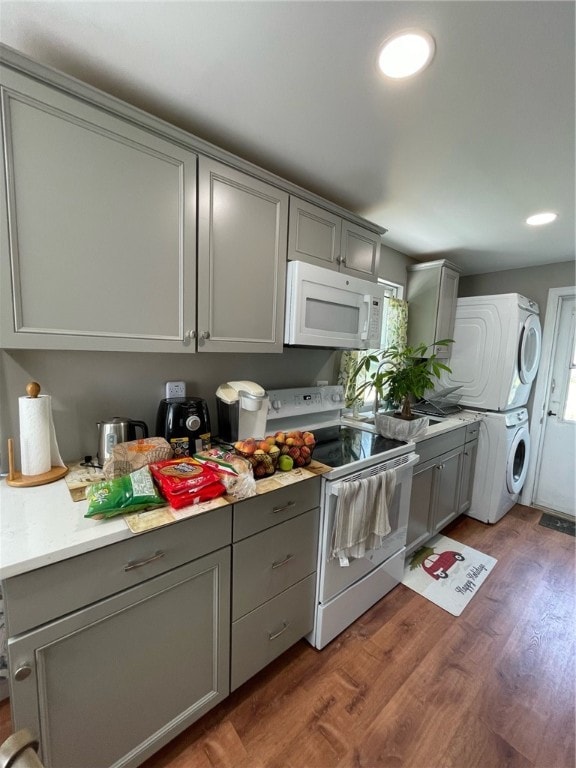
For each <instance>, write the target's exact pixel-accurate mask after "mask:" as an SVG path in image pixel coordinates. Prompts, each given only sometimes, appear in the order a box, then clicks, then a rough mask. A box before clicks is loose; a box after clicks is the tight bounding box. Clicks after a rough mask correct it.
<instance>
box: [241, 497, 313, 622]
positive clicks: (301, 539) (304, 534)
mask: <svg viewBox="0 0 576 768" xmlns="http://www.w3.org/2000/svg"><path fill="white" fill-rule="evenodd" d="M318 515H319V510H318V509H313V510H310V511H309V512H305V513H304V514H303V515H299V516H298V517H294V518H292V519H291V520H287V521H286V522H285V523H281V525H276V526H274V528H268V529H267V530H265V531H262V532H261V533H258V534H256V535H255V536H250V537H249V538H247V539H244V540H243V541H240V542H239V543H238V544H234V547H233V555H232V558H233V567H232V573H233V581H232V584H233V597H232V620H233V621H235V620H236V619H239V618H240V617H241V616H244V614H246V613H248V612H249V611H252V610H254V608H257V607H258V606H259V605H262V604H263V603H265V602H266V601H267V600H270V599H271V598H272V597H275V596H276V595H278V594H280V592H283V591H284V590H285V589H288V587H291V586H292V585H293V584H295V583H296V582H297V581H300V580H301V579H303V578H305V577H306V576H308V575H309V574H311V573H313V572H314V571H315V570H316V558H317V550H318Z"/></svg>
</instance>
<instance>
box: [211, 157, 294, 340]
mask: <svg viewBox="0 0 576 768" xmlns="http://www.w3.org/2000/svg"><path fill="white" fill-rule="evenodd" d="M198 203H199V205H198V211H199V219H198V351H199V352H282V349H283V330H284V301H285V296H284V294H285V283H286V242H287V228H288V194H287V193H286V192H284V191H282V190H281V189H278V188H277V187H274V186H273V185H271V184H267V183H266V182H264V181H261V180H259V179H256V178H253V177H252V176H249V175H248V174H245V173H243V172H241V171H238V170H236V169H234V168H230V167H229V166H227V165H224V164H223V163H219V162H217V161H215V160H211V159H209V158H204V157H200V160H199V199H198Z"/></svg>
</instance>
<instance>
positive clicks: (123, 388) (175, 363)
mask: <svg viewBox="0 0 576 768" xmlns="http://www.w3.org/2000/svg"><path fill="white" fill-rule="evenodd" d="M338 363H339V355H338V353H336V352H334V351H331V350H325V349H319V350H315V349H286V350H285V351H284V353H283V354H281V355H273V354H264V355H246V354H242V355H240V354H239V355H225V354H195V355H194V354H192V355H184V354H182V355H180V354H176V355H171V354H170V355H169V354H152V353H151V354H147V353H134V352H133V353H120V352H63V351H58V352H48V351H22V350H18V351H10V352H8V351H3V352H0V396H1V409H0V435H1V443H0V453H1V455H2V471H4V472H7V471H8V467H7V452H6V439H7V438H8V437H13V438H14V439H15V461H16V468H17V469H19V468H20V447H19V441H18V434H19V423H18V397H20V396H22V395H24V394H25V388H26V384H27V383H28V382H29V381H31V380H34V381H38V382H39V383H40V384H41V386H42V391H43V392H44V393H45V394H49V395H51V396H52V410H53V415H54V426H55V430H56V436H57V439H58V446H59V448H60V452H61V454H62V457H63V458H64V460H65V461H69V460H77V459H80V458H82V457H83V456H84V455H87V454H91V455H95V454H96V449H97V442H96V422H97V421H99V420H101V419H108V418H111V417H113V416H128V417H129V418H133V419H140V420H144V421H145V422H146V423H147V424H148V426H149V428H150V430H151V434H154V426H155V423H156V411H157V408H158V403H159V402H160V400H161V399H162V398H163V397H164V396H165V395H164V383H165V382H166V381H169V380H176V381H180V380H184V381H185V382H186V385H187V394H188V395H195V396H198V397H203V398H205V399H206V400H207V401H208V408H209V410H210V416H211V420H212V431H213V432H214V433H216V428H217V420H216V398H215V392H216V389H217V387H218V385H219V384H221V383H222V382H225V381H229V380H231V379H232V380H234V379H249V380H251V381H256V382H258V383H259V384H261V385H262V386H263V387H265V388H269V389H272V388H276V387H290V386H294V387H298V386H309V385H311V384H315V383H316V381H318V380H327V381H329V382H330V383H335V381H336V376H337V366H338Z"/></svg>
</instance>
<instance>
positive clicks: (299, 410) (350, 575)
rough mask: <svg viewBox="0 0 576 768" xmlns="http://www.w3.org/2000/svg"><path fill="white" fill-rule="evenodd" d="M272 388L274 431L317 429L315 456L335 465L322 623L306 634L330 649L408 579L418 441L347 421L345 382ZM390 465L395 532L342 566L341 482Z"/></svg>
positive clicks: (325, 523) (329, 488) (326, 517)
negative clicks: (335, 550)
mask: <svg viewBox="0 0 576 768" xmlns="http://www.w3.org/2000/svg"><path fill="white" fill-rule="evenodd" d="M268 395H269V399H270V408H269V411H268V419H267V422H266V432H267V434H270V433H274V432H275V431H289V430H297V429H299V430H302V431H310V432H313V433H314V436H315V437H316V441H317V442H316V447H315V449H314V453H313V458H314V459H315V460H316V461H319V462H321V463H322V464H326V465H328V466H329V467H331V468H332V469H331V471H330V472H328V473H326V474H324V475H322V493H321V509H320V512H321V514H320V537H319V542H320V545H319V550H318V563H317V584H316V609H315V622H314V629H313V631H312V632H311V633H310V634H309V635H308V636H307V639H308V641H309V642H310V643H311V644H312V645H313V646H314V647H316V648H323V647H324V646H325V645H326V644H327V643H329V642H330V641H331V640H333V639H334V638H335V637H336V636H337V635H339V634H340V632H342V631H343V630H344V629H346V627H348V626H349V625H350V624H351V623H352V622H353V621H355V620H356V619H357V618H358V617H359V616H361V615H362V614H363V613H364V612H365V611H367V610H368V608H370V607H371V606H372V605H374V603H376V602H377V601H378V600H380V599H381V598H382V597H383V596H384V595H385V594H387V593H388V592H389V591H390V590H391V589H393V588H394V587H395V586H396V585H397V584H399V583H400V581H401V580H402V575H403V571H404V554H405V545H406V532H407V526H408V514H409V510H410V493H411V489H412V471H413V467H414V465H415V464H416V463H417V462H418V456H417V455H416V454H415V453H414V448H415V444H414V443H413V442H401V441H398V440H390V439H388V438H384V437H381V436H380V435H378V434H374V433H373V432H371V431H368V430H364V429H360V428H358V427H355V426H351V425H350V424H349V423H348V424H345V423H344V422H343V419H342V408H343V405H344V394H343V388H342V387H341V386H326V387H308V388H293V389H278V390H270V391H268ZM389 470H394V473H395V488H394V494H393V497H392V499H391V502H390V504H389V507H388V518H389V522H390V527H391V530H390V533H389V534H388V535H387V536H386V537H385V538H384V539H383V541H382V546H381V547H379V548H378V549H372V550H369V551H367V552H366V553H365V554H364V556H363V557H359V558H353V559H349V564H348V565H341V563H340V560H339V559H338V558H337V557H333V556H332V538H333V529H334V521H335V517H336V510H337V505H338V494H339V490H340V488H341V486H342V484H343V483H349V482H361V481H362V480H365V479H366V478H370V477H373V476H375V475H381V474H383V473H384V472H388V471H389ZM340 513H341V514H345V511H344V510H342V509H341V511H340Z"/></svg>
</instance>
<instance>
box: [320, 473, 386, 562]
mask: <svg viewBox="0 0 576 768" xmlns="http://www.w3.org/2000/svg"><path fill="white" fill-rule="evenodd" d="M395 489H396V470H394V469H388V470H386V471H385V472H380V473H379V474H377V475H373V476H372V477H365V478H362V479H360V480H350V481H349V482H344V483H341V484H340V486H339V488H338V498H337V501H336V515H335V518H334V529H333V531H332V552H331V558H335V557H337V558H339V559H340V565H341V566H346V565H349V558H351V557H352V558H358V557H364V555H365V553H366V552H367V551H370V550H371V549H379V548H380V547H381V546H382V540H383V539H384V538H385V537H386V536H387V535H388V534H389V533H390V532H391V530H392V529H391V527H390V520H389V517H388V508H389V505H390V503H391V501H392V497H393V496H394V490H395Z"/></svg>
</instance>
